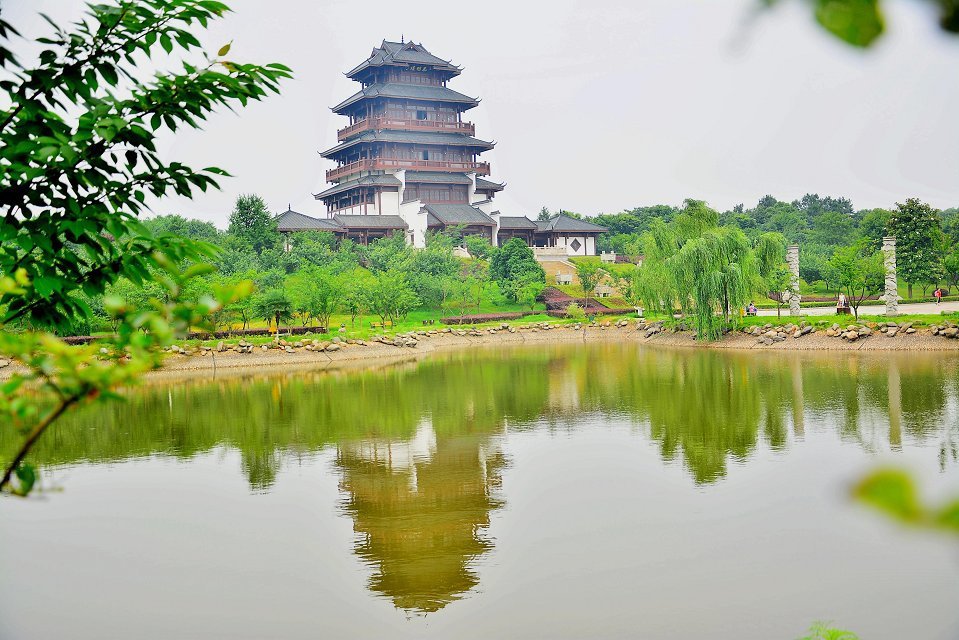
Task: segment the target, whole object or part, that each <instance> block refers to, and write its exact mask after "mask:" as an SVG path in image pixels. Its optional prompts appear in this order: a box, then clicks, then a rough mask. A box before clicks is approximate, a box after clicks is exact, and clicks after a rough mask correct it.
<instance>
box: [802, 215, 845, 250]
mask: <svg viewBox="0 0 959 640" xmlns="http://www.w3.org/2000/svg"><path fill="white" fill-rule="evenodd" d="M811 226H812V230H811V231H810V233H809V237H810V239H811V240H812V241H813V242H816V243H818V244H821V245H825V246H827V247H836V246H839V245H842V244H847V243H848V242H849V241H850V240H851V239H852V237H853V235H854V232H855V229H856V225H855V224H853V221H852V218H850V217H849V216H847V215H844V214H842V213H839V212H838V211H824V212H823V213H820V214H819V215H817V216H816V217H815V218H813V220H812V225H811Z"/></svg>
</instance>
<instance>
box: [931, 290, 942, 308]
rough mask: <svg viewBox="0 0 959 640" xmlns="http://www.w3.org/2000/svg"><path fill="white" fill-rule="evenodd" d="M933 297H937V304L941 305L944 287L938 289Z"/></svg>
mask: <svg viewBox="0 0 959 640" xmlns="http://www.w3.org/2000/svg"><path fill="white" fill-rule="evenodd" d="M932 295H934V296H935V297H936V304H939V303H940V302H942V287H936V290H935V291H934V292H933V294H932Z"/></svg>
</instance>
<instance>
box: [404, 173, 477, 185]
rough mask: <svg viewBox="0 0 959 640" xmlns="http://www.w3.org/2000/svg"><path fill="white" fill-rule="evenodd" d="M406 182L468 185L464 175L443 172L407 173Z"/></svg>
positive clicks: (466, 177)
mask: <svg viewBox="0 0 959 640" xmlns="http://www.w3.org/2000/svg"><path fill="white" fill-rule="evenodd" d="M406 181H407V182H426V183H429V184H469V183H470V177H469V176H468V175H466V174H465V173H446V172H443V171H407V172H406Z"/></svg>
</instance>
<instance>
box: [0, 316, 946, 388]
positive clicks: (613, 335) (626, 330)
mask: <svg viewBox="0 0 959 640" xmlns="http://www.w3.org/2000/svg"><path fill="white" fill-rule="evenodd" d="M624 323H625V324H624ZM860 326H862V325H860ZM576 327H577V325H573V324H551V323H543V324H541V325H536V326H535V327H529V326H523V327H517V326H515V325H512V326H507V325H499V326H497V327H496V328H492V329H491V328H483V329H472V330H461V329H455V328H450V329H449V330H448V331H446V330H442V329H441V330H434V331H431V332H425V331H424V332H415V334H413V333H411V334H405V335H406V336H409V338H410V339H415V346H404V342H406V341H405V340H403V339H400V340H397V342H398V343H399V344H391V343H386V342H380V341H358V343H354V342H347V341H346V340H342V341H341V342H339V343H338V344H339V348H338V350H336V351H326V350H321V349H315V350H311V349H310V348H303V347H300V348H270V349H268V350H265V351H264V350H262V349H260V348H256V349H254V350H252V351H248V352H246V353H240V352H237V351H234V350H232V349H229V350H227V351H224V352H219V353H218V352H216V350H214V349H208V350H206V351H203V350H201V351H198V352H196V353H194V354H191V355H186V354H183V353H170V354H169V355H167V356H166V359H165V360H164V364H163V366H162V367H161V368H160V369H157V370H155V371H151V372H149V373H147V374H146V376H145V379H146V380H163V379H185V378H197V379H200V378H206V377H207V376H208V375H212V376H215V377H221V376H231V377H232V376H246V375H251V374H255V373H263V372H266V371H269V372H271V373H275V372H277V371H283V370H285V371H306V370H309V371H334V370H341V369H354V368H369V367H371V366H378V365H383V366H391V365H396V364H403V363H406V362H415V361H418V360H420V359H422V358H425V357H427V356H429V355H431V354H436V353H442V352H446V351H456V350H460V349H469V348H475V347H487V346H499V345H502V346H523V345H543V344H571V343H576V342H582V343H597V342H632V343H635V344H640V345H648V346H650V347H657V348H681V349H697V348H698V349H715V350H734V351H757V352H761V351H769V350H771V351H777V352H783V351H820V352H821V351H855V352H880V353H882V352H903V351H908V352H925V353H930V352H936V353H959V340H957V339H948V338H945V337H942V336H936V335H933V334H932V332H931V331H930V330H928V329H920V330H917V331H916V332H915V333H912V334H905V333H900V334H899V335H896V336H895V337H890V336H886V335H884V334H882V333H879V332H873V333H872V334H871V335H868V336H866V337H862V338H859V339H857V340H854V341H847V340H845V339H843V338H841V337H831V336H829V335H827V334H826V333H825V332H824V331H823V330H822V329H816V330H813V331H810V332H809V333H807V334H802V335H800V336H799V337H793V336H792V335H788V334H787V335H786V336H785V337H780V338H779V339H778V340H777V341H772V342H771V343H770V342H769V341H767V343H763V342H762V340H761V338H760V339H757V338H758V336H757V335H755V334H747V333H743V332H741V331H736V332H733V333H730V334H728V335H726V336H724V337H723V338H721V339H719V340H716V341H714V342H699V341H697V340H696V339H695V337H694V334H693V332H691V331H675V332H674V331H671V330H669V329H663V328H662V325H661V323H653V324H651V325H646V324H640V323H637V322H636V321H628V322H627V321H620V322H618V323H616V324H612V323H610V324H609V326H602V325H596V326H582V327H579V328H576ZM651 328H655V329H654V332H653V333H650V329H651ZM337 339H338V338H337ZM338 340H339V339H338ZM287 344H288V343H287ZM18 370H21V368H20V367H18V366H17V365H16V364H11V365H10V366H8V367H5V368H3V369H0V380H3V379H6V378H9V377H10V376H12V375H13V374H15V373H17V372H18Z"/></svg>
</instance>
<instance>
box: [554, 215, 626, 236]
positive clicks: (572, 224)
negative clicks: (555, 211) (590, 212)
mask: <svg viewBox="0 0 959 640" xmlns="http://www.w3.org/2000/svg"><path fill="white" fill-rule="evenodd" d="M536 227H537V230H538V231H541V232H543V231H554V232H557V233H604V232H606V231H609V229H607V228H606V227H601V226H599V225H598V224H593V223H592V222H587V221H586V220H577V219H576V218H570V217H569V216H564V215H557V216H553V217H552V218H550V219H549V220H537V221H536Z"/></svg>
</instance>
